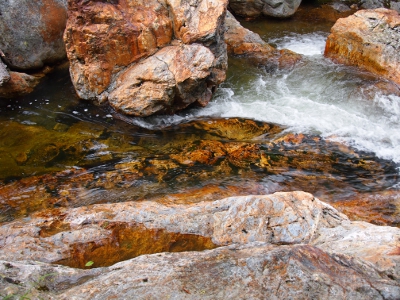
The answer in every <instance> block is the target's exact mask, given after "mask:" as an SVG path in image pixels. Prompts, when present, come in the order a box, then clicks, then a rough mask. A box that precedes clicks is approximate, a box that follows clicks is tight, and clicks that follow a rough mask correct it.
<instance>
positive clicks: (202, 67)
mask: <svg viewBox="0 0 400 300" xmlns="http://www.w3.org/2000/svg"><path fill="white" fill-rule="evenodd" d="M226 6H227V2H226V1H210V0H202V1H197V2H195V3H194V2H193V3H192V2H191V1H182V2H178V1H172V0H171V1H157V0H153V1H148V2H146V3H141V2H135V1H122V2H118V3H112V2H107V3H105V2H103V1H89V2H87V1H86V2H85V1H69V6H68V8H69V17H68V22H67V29H66V31H65V35H64V39H65V43H66V48H67V54H68V58H69V60H70V63H71V68H70V70H71V77H72V81H73V84H74V86H75V89H76V91H77V93H78V95H79V96H80V97H81V98H83V99H91V100H96V101H97V102H100V103H103V102H106V101H107V100H109V101H110V104H111V105H112V106H113V108H114V109H116V110H117V111H119V112H122V113H124V114H127V115H134V116H148V115H152V114H156V113H172V112H175V111H177V110H181V109H183V108H185V107H187V106H189V105H191V104H194V103H195V104H198V105H201V106H204V105H206V104H207V103H208V102H209V100H210V99H211V96H212V93H213V92H214V91H215V88H216V87H217V86H218V84H219V83H221V82H222V81H223V80H224V79H225V71H226V69H227V55H226V45H225V43H224V40H223V22H224V18H225V13H226ZM167 46H168V47H167ZM182 66H186V67H185V68H183V69H182V68H181V67H182Z"/></svg>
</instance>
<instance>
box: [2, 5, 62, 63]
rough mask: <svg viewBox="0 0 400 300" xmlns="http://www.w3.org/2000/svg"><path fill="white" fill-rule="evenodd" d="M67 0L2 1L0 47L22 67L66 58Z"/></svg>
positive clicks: (5, 55)
mask: <svg viewBox="0 0 400 300" xmlns="http://www.w3.org/2000/svg"><path fill="white" fill-rule="evenodd" d="M66 2H67V1H66V0H36V1H31V0H19V1H0V12H1V22H0V49H1V50H2V51H3V53H4V57H3V59H4V60H5V62H6V64H7V65H8V66H10V67H12V68H16V69H18V70H29V69H38V68H42V67H43V66H44V65H45V64H49V63H54V62H58V61H60V60H64V59H65V58H66V53H65V46H64V42H63V32H64V29H65V24H66V21H67V7H66Z"/></svg>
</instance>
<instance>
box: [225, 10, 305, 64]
mask: <svg viewBox="0 0 400 300" xmlns="http://www.w3.org/2000/svg"><path fill="white" fill-rule="evenodd" d="M225 42H226V44H227V47H228V53H230V54H233V55H237V56H241V57H245V58H246V59H247V60H248V61H249V62H251V63H253V64H255V65H258V66H265V67H266V68H268V69H276V68H284V69H290V68H293V67H294V66H295V65H296V63H297V62H299V61H300V60H301V55H299V54H297V53H294V52H292V51H290V50H287V49H281V50H278V49H276V48H274V47H272V46H270V45H269V44H267V43H266V42H264V41H263V39H262V38H261V37H260V36H259V35H258V34H257V33H254V32H252V31H250V30H248V29H246V28H244V27H243V26H242V25H241V24H240V23H239V22H238V21H237V20H236V19H235V17H234V16H233V15H232V14H231V13H230V12H228V13H227V14H226V19H225Z"/></svg>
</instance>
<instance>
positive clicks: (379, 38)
mask: <svg viewBox="0 0 400 300" xmlns="http://www.w3.org/2000/svg"><path fill="white" fill-rule="evenodd" d="M399 28H400V15H399V13H398V12H396V11H395V10H389V9H386V8H378V9H374V10H360V11H357V12H356V13H354V14H353V15H351V16H349V17H347V18H342V19H339V20H338V21H337V22H336V23H335V25H334V26H333V27H332V29H331V34H330V35H329V36H328V39H327V41H326V46H325V56H326V57H328V58H331V59H332V60H333V61H335V62H338V63H342V64H347V65H353V66H357V67H360V68H362V69H365V70H367V71H370V72H372V73H374V74H376V75H379V76H382V77H384V78H386V79H389V80H391V81H393V82H395V83H397V84H400V30H399Z"/></svg>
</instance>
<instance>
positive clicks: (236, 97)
mask: <svg viewBox="0 0 400 300" xmlns="http://www.w3.org/2000/svg"><path fill="white" fill-rule="evenodd" d="M275 22H276V23H274V22H271V21H270V20H259V21H257V22H245V21H243V22H242V23H243V24H244V26H245V27H247V28H249V29H251V30H253V31H255V32H258V33H259V34H260V35H261V36H262V38H263V39H264V40H266V41H267V42H269V43H271V44H273V45H275V46H276V47H278V48H287V49H290V50H292V51H295V52H297V53H300V54H302V55H303V59H302V61H301V62H300V63H299V64H298V65H297V66H296V67H295V68H294V69H293V70H290V71H287V70H286V71H283V70H277V71H274V72H270V71H268V70H265V69H263V68H262V67H261V68H260V67H259V68H257V67H253V66H249V65H248V64H247V63H246V61H245V60H243V59H239V58H230V61H229V71H228V74H227V80H226V82H225V83H223V84H222V85H221V86H220V88H219V89H218V91H217V93H216V95H215V96H214V98H213V100H212V102H210V104H209V105H208V106H207V107H206V108H201V109H200V108H191V109H189V110H186V111H183V112H181V113H179V114H176V115H173V116H156V117H149V118H145V119H142V118H125V117H123V116H120V115H118V114H117V113H115V112H113V111H111V110H110V109H108V108H106V107H97V106H95V105H93V104H91V103H90V102H85V101H80V100H79V99H78V98H77V96H76V95H75V92H74V89H73V86H72V84H71V81H70V79H69V74H68V68H67V66H63V67H59V68H58V69H57V70H56V71H55V72H53V73H52V74H51V75H50V76H48V78H46V79H45V80H44V81H43V82H42V83H41V84H40V86H39V87H38V88H37V89H36V90H35V92H34V93H33V94H30V95H28V96H25V97H21V98H18V99H13V100H6V101H1V102H0V124H1V129H0V154H1V155H0V221H1V222H8V221H12V220H14V219H16V218H21V217H25V218H29V217H30V216H31V214H32V213H33V212H37V211H41V210H43V209H49V208H54V207H77V206H84V205H90V204H95V203H113V202H122V201H133V200H135V201H136V200H143V199H146V200H154V201H160V202H163V203H168V202H179V203H191V202H198V201H203V200H207V201H210V200H216V199H221V198H223V197H227V196H232V195H246V194H265V193H273V192H276V191H292V190H304V191H307V192H311V193H313V194H314V195H315V196H317V197H319V198H320V199H321V200H323V201H327V202H329V203H332V204H335V206H336V207H337V208H339V209H340V208H341V207H345V206H346V203H353V204H352V205H353V206H357V205H359V203H360V202H357V201H356V202H352V201H355V200H357V199H363V201H367V200H365V199H370V201H372V202H374V203H375V204H374V205H371V203H372V202H368V201H369V200H368V201H367V202H365V203H364V204H365V205H367V206H370V210H371V211H373V212H371V211H369V213H366V215H360V216H353V217H354V218H356V219H362V220H368V221H372V222H375V223H378V224H389V225H394V226H399V224H400V216H399V210H398V207H399V197H398V196H397V195H398V193H397V190H398V188H400V184H399V176H398V173H399V164H400V122H399V121H400V97H399V96H397V95H395V94H393V93H390V91H389V92H388V90H385V89H382V88H380V87H381V86H382V85H381V84H382V82H381V81H380V79H379V78H376V77H374V76H373V75H371V74H369V73H366V72H362V71H360V70H358V69H355V68H352V67H346V66H343V65H338V64H334V63H332V62H331V61H329V60H328V59H325V58H324V57H323V51H324V46H325V39H326V37H327V36H328V33H329V28H330V26H331V25H332V24H325V23H321V22H319V23H318V25H317V24H314V23H312V22H304V24H302V23H299V22H296V25H294V23H293V21H291V20H290V19H289V20H285V21H275ZM343 211H345V212H350V213H352V211H351V210H348V211H346V209H343Z"/></svg>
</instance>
